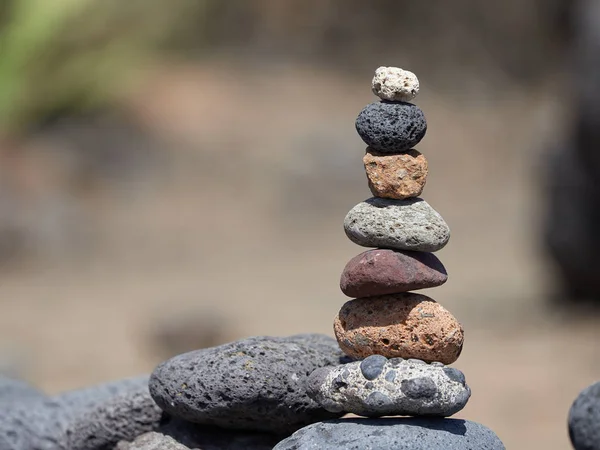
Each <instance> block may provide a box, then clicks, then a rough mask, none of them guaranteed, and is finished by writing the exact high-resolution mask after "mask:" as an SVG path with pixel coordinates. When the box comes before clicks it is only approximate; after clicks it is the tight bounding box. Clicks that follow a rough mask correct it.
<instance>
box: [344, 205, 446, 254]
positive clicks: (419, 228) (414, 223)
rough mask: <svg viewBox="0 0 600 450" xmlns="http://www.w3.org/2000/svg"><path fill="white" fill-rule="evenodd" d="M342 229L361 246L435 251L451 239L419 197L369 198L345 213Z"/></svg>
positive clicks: (442, 221)
mask: <svg viewBox="0 0 600 450" xmlns="http://www.w3.org/2000/svg"><path fill="white" fill-rule="evenodd" d="M344 230H345V232H346V235H347V236H348V238H349V239H350V240H351V241H352V242H354V243H355V244H358V245H361V246H363V247H379V248H389V249H395V250H409V251H417V252H435V251H438V250H440V249H442V248H444V246H445V245H446V244H447V243H448V241H449V240H450V228H448V225H447V224H446V222H445V221H444V219H443V218H442V216H441V215H440V214H439V213H437V212H436V211H435V210H434V209H433V208H432V207H431V206H429V204H428V203H427V202H426V201H425V200H423V199H421V198H411V199H408V200H393V199H386V198H377V197H372V198H369V199H367V200H365V201H364V202H361V203H359V204H358V205H356V206H355V207H354V208H352V209H351V210H350V212H348V214H347V215H346V218H345V219H344Z"/></svg>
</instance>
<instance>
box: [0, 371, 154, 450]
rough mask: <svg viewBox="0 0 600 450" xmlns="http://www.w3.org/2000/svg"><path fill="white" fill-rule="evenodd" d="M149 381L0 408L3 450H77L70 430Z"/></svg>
mask: <svg viewBox="0 0 600 450" xmlns="http://www.w3.org/2000/svg"><path fill="white" fill-rule="evenodd" d="M147 380H148V377H139V378H133V379H125V380H119V381H116V382H111V383H106V384H101V385H99V386H93V387H89V388H85V389H81V390H75V391H69V392H65V393H63V394H60V395H57V396H54V397H40V398H37V397H35V396H34V397H31V398H29V399H25V400H23V401H21V402H13V403H12V404H11V406H10V408H3V407H0V449H2V450H59V449H60V450H63V449H64V450H73V449H72V447H70V446H69V443H68V430H69V429H71V427H72V426H73V425H74V424H75V423H77V422H78V421H81V420H82V417H84V416H86V414H89V413H91V412H92V411H93V410H94V409H95V408H98V407H100V406H101V405H102V404H105V403H107V402H110V401H111V399H113V398H114V397H116V396H119V395H125V394H126V393H127V392H131V391H132V390H134V391H135V390H136V389H138V390H139V389H140V386H142V387H144V386H145V383H147ZM146 389H147V388H146ZM131 420H135V416H132V417H131Z"/></svg>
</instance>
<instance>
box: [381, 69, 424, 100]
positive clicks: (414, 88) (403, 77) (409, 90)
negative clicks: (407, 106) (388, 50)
mask: <svg viewBox="0 0 600 450" xmlns="http://www.w3.org/2000/svg"><path fill="white" fill-rule="evenodd" d="M371 90H372V91H373V94H375V95H376V96H377V97H379V98H380V99H382V100H390V101H397V102H410V101H411V100H412V99H413V98H415V97H416V96H417V94H418V93H419V80H418V78H417V76H416V75H415V74H414V73H412V72H409V71H408V70H402V69H400V68H398V67H383V66H382V67H379V68H378V69H377V70H376V71H375V76H374V77H373V81H372V82H371Z"/></svg>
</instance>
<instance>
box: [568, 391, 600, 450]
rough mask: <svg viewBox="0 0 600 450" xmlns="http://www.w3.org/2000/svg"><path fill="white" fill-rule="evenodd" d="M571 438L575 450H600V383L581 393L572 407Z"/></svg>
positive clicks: (570, 412) (570, 419) (570, 416)
mask: <svg viewBox="0 0 600 450" xmlns="http://www.w3.org/2000/svg"><path fill="white" fill-rule="evenodd" d="M569 437H570V438H571V443H572V444H573V447H574V448H575V450H600V382H598V383H595V384H592V385H591V386H588V387H587V388H585V389H584V390H583V391H581V393H580V394H579V395H578V396H577V398H576V399H575V401H574V402H573V405H571V410H570V411H569Z"/></svg>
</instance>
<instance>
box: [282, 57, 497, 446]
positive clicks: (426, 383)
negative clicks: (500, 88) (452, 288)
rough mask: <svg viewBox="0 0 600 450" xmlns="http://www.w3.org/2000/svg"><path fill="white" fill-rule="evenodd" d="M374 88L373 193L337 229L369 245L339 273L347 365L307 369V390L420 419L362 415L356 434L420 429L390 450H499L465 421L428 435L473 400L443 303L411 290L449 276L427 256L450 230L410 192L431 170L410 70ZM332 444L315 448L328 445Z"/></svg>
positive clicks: (367, 121) (384, 73)
mask: <svg viewBox="0 0 600 450" xmlns="http://www.w3.org/2000/svg"><path fill="white" fill-rule="evenodd" d="M372 89H373V92H374V93H375V94H376V95H377V96H378V97H380V98H381V101H380V102H376V103H371V104H370V105H368V106H366V107H365V108H364V109H363V110H362V111H361V112H360V114H359V115H358V118H357V120H356V130H357V131H358V134H359V135H360V137H361V138H362V139H363V141H364V142H365V143H366V144H367V145H368V147H367V149H366V154H365V156H364V158H363V162H364V166H365V170H366V173H367V178H368V183H369V188H370V190H371V192H372V193H373V195H374V197H372V198H369V199H367V200H365V201H363V202H361V203H359V204H358V205H356V206H355V207H354V208H352V210H351V211H350V212H349V213H348V215H347V216H346V218H345V221H344V229H345V231H346V235H347V236H348V238H349V239H350V240H351V241H352V242H354V243H356V244H358V245H360V246H363V247H371V248H374V249H372V250H367V251H365V252H364V253H361V254H360V255H358V256H356V257H355V258H353V259H351V260H350V261H349V262H348V264H347V265H346V267H345V268H344V271H343V273H342V276H341V281H340V287H341V290H342V291H343V293H344V294H345V295H347V296H349V297H354V299H353V300H350V301H348V302H347V303H346V304H344V305H343V306H342V308H341V309H340V311H339V313H338V315H337V317H336V318H335V321H334V331H335V335H336V338H337V341H338V344H339V346H340V348H341V349H342V350H343V352H344V353H345V354H346V355H348V356H349V357H351V358H353V359H355V360H356V361H354V362H351V363H348V364H342V365H337V366H330V367H322V368H319V369H317V370H315V371H314V372H313V373H312V374H311V376H310V377H309V380H308V385H307V388H308V392H309V395H310V396H311V397H312V398H313V399H315V400H316V401H317V403H319V404H320V405H321V406H323V407H324V408H325V409H326V410H328V411H331V412H337V413H353V414H356V415H359V416H365V417H369V418H377V417H382V416H419V418H418V419H404V420H413V422H402V419H394V420H395V421H394V422H389V420H391V419H387V420H388V421H386V419H379V420H372V419H371V420H369V423H368V425H369V426H367V427H363V428H364V430H374V429H376V428H380V430H379V431H382V430H383V429H386V432H385V433H386V435H387V436H388V439H392V441H393V440H397V441H398V442H404V444H403V445H406V443H407V442H409V441H410V439H409V434H410V435H411V436H412V434H411V433H413V432H412V431H410V432H409V431H408V430H409V429H411V430H412V429H414V427H415V426H417V427H420V430H419V432H418V433H417V434H418V435H419V436H420V437H421V438H422V439H424V441H422V442H420V443H419V442H417V441H415V440H414V439H413V440H412V442H413V444H412V445H413V446H410V447H409V446H402V447H389V448H449V447H450V446H451V447H452V448H489V449H500V448H504V446H503V445H502V443H501V442H500V440H499V439H498V438H497V437H496V436H495V435H494V433H493V432H491V431H490V430H488V429H487V428H485V427H483V426H482V425H479V424H475V423H473V422H465V421H461V423H463V425H462V427H463V428H465V427H466V428H465V430H468V431H469V433H470V434H471V437H470V439H463V440H462V441H460V442H462V444H460V443H454V442H452V445H450V441H445V442H443V441H440V442H438V441H437V439H438V436H436V433H437V432H438V431H439V430H442V429H443V430H449V429H451V428H452V427H453V426H454V425H456V423H455V422H456V421H454V420H452V419H443V418H444V417H448V416H451V415H453V414H455V413H457V412H458V411H460V410H461V409H462V408H464V406H465V405H466V404H467V401H468V400H469V397H470V396H471V390H470V389H469V387H468V386H467V384H466V382H465V376H464V374H463V373H462V372H461V371H460V370H458V369H455V368H452V367H448V366H447V365H448V364H451V363H453V362H455V361H456V360H457V359H458V357H459V356H460V353H461V350H462V347H463V341H464V332H463V328H462V326H461V324H460V323H459V322H458V320H457V319H456V318H455V317H454V316H453V315H452V314H451V313H450V312H449V311H448V310H446V309H445V308H444V307H443V306H441V305H440V304H439V303H437V302H436V301H435V300H433V299H431V298H429V297H427V296H425V295H422V294H417V293H414V292H412V291H415V290H419V289H425V288H433V287H436V286H440V285H441V284H443V283H445V282H446V280H447V278H448V275H447V273H446V270H445V268H444V266H443V264H442V263H441V262H440V260H439V259H438V258H437V257H436V256H435V255H434V254H433V252H436V251H438V250H440V249H442V248H443V247H444V246H445V245H446V244H447V243H448V240H449V239H450V230H449V228H448V225H447V224H446V222H445V221H444V219H443V218H442V216H441V215H440V214H438V213H437V212H436V211H435V210H434V209H433V208H432V207H431V206H430V205H429V204H428V203H427V202H426V201H425V200H423V199H422V198H420V197H419V196H420V195H421V193H422V192H423V188H424V186H425V182H426V179H427V173H428V165H427V160H426V158H425V156H424V155H423V154H421V153H420V152H418V151H417V150H415V149H414V146H415V145H417V144H418V143H419V142H420V141H421V139H422V138H423V137H424V136H425V132H426V130H427V122H426V120H425V116H424V114H423V111H421V109H420V108H419V107H418V106H416V105H414V104H412V103H409V102H410V101H411V100H413V99H414V98H415V96H416V95H417V94H418V92H419V82H418V80H417V77H416V76H415V75H414V74H413V73H411V72H408V71H404V70H402V69H398V68H394V67H380V68H379V69H377V71H376V73H375V77H374V79H373V84H372ZM428 418H429V419H428ZM431 418H437V419H431ZM365 420H367V419H365ZM415 420H416V421H417V422H414V421H415ZM358 424H360V422H357V423H356V425H358ZM465 424H466V425H465ZM390 425H393V426H392V427H391V428H389V426H390ZM407 425H410V426H407ZM319 426H323V425H319ZM311 427H313V428H314V429H316V428H315V427H317V425H312V426H309V427H307V428H306V429H305V430H303V434H302V436H310V435H311V432H310V431H306V430H308V429H310V428H311ZM327 427H328V430H327V433H328V434H329V435H336V434H337V435H338V436H337V437H338V438H340V439H345V438H347V436H348V434H349V433H350V428H349V427H350V424H349V423H348V422H345V421H343V420H342V421H338V422H337V423H329V424H328V425H327ZM336 429H337V430H338V431H337V432H336V431H335V430H336ZM352 429H357V428H356V427H352ZM394 430H395V431H394ZM298 433H300V432H298ZM298 433H296V435H295V436H296V441H295V442H294V444H292V443H291V441H290V446H289V447H285V446H283V445H282V443H280V445H279V446H278V447H277V448H304V447H303V444H302V442H303V439H309V438H308V437H305V438H302V437H301V436H299V435H298ZM407 433H408V434H407ZM376 434H377V433H376ZM377 435H380V434H377ZM344 436H346V437H344ZM372 437H373V436H366V437H363V438H361V437H360V436H354V439H355V443H356V442H358V441H360V440H361V439H364V444H365V445H367V443H368V442H370V441H369V440H370V439H371V438H372ZM357 439H358V441H356V440H357ZM429 439H431V441H430V440H429ZM299 442H300V444H299ZM340 442H341V441H337V442H333V441H332V442H329V443H327V445H324V444H325V443H323V442H320V443H319V444H320V445H321V447H320V448H336V446H338V447H339V444H340ZM425 442H427V444H426V445H425ZM436 442H438V443H437V444H436ZM293 445H300V446H299V447H293ZM339 448H342V447H339ZM352 448H355V447H352ZM356 448H363V447H360V444H359V445H358V446H357V447H356ZM364 448H366V447H364Z"/></svg>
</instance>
